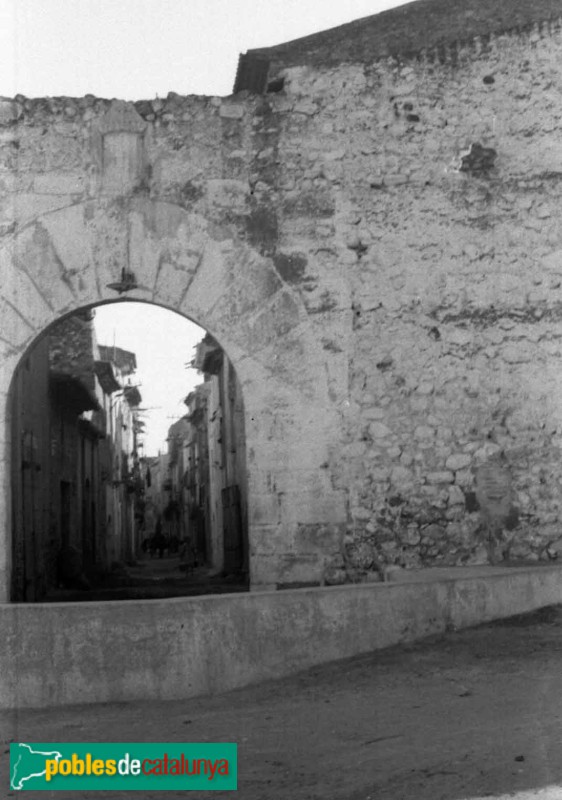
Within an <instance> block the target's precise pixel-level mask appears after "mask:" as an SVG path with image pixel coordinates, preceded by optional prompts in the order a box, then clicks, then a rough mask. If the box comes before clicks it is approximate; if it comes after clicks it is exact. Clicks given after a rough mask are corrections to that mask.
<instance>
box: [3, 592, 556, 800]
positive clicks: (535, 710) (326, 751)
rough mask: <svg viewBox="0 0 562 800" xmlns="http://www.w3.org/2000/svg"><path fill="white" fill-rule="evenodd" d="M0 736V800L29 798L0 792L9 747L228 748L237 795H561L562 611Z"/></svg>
mask: <svg viewBox="0 0 562 800" xmlns="http://www.w3.org/2000/svg"><path fill="white" fill-rule="evenodd" d="M0 730H1V733H2V741H3V744H4V747H3V748H2V751H3V753H2V759H3V760H2V763H1V766H0V776H1V777H0V781H1V782H2V788H1V789H0V794H1V795H2V797H15V796H21V797H26V796H27V794H29V793H26V792H25V791H22V792H9V790H8V788H7V787H8V784H7V775H8V764H7V761H8V756H7V752H8V744H9V742H10V740H14V741H29V742H32V741H35V742H39V741H41V742H64V741H84V742H87V741H91V742H94V741H123V742H127V741H129V742H150V741H154V742H173V741H175V742H202V741H209V742H216V741H232V742H237V743H238V747H239V789H238V793H237V795H236V796H237V797H239V798H241V800H269V799H271V800H473V798H483V797H490V798H502V800H503V798H504V797H508V796H509V797H515V798H516V800H530V798H535V800H559V798H560V797H562V608H561V607H555V608H548V609H543V610H541V611H538V612H535V613H534V614H529V615H525V616H522V617H518V618H512V619H510V620H504V621H502V622H497V623H492V624H489V625H485V626H480V627H478V628H473V629H470V630H465V631H460V632H451V633H449V634H447V635H446V636H444V637H441V638H435V639H432V640H426V641H425V642H422V643H418V644H414V645H409V646H400V647H395V648H391V649H388V650H386V651H380V652H378V653H373V654H368V655H365V656H361V657H358V658H354V659H350V660H346V661H340V662H337V663H332V664H329V665H326V666H323V667H320V668H315V669H313V670H309V671H307V672H305V673H302V674H300V675H298V676H297V677H294V678H291V679H287V680H282V681H273V682H268V683H264V684H262V685H260V686H257V687H253V688H248V689H244V690H240V691H236V692H231V693H229V694H224V695H220V696H214V697H207V698H200V699H195V700H187V701H176V702H167V703H154V702H151V703H132V704H108V705H102V706H89V707H86V706H81V707H73V708H66V709H51V710H42V711H20V712H17V711H14V712H10V713H8V712H4V713H3V715H2V717H1V726H0ZM44 794H45V796H46V797H49V796H51V795H52V793H50V792H45V793H44ZM95 796H97V795H96V794H95V793H92V792H90V793H88V792H84V793H80V794H75V795H73V797H75V798H77V800H86V798H93V797H95ZM124 796H125V794H124V793H123V792H121V793H107V792H106V793H104V798H105V800H122V798H123V797H124ZM162 796H163V795H162V794H161V793H153V792H135V793H134V797H138V798H139V800H141V798H146V799H148V798H155V797H162ZM180 796H181V797H185V796H186V795H185V793H182V794H181V795H180V793H176V792H166V797H167V798H169V800H173V798H175V797H177V798H179V797H180ZM226 796H227V793H223V792H213V793H212V794H210V795H209V797H216V798H218V797H226ZM230 796H232V795H230Z"/></svg>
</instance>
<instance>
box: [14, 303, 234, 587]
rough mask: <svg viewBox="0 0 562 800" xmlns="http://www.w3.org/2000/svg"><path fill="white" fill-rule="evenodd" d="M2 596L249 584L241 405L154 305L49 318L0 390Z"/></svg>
mask: <svg viewBox="0 0 562 800" xmlns="http://www.w3.org/2000/svg"><path fill="white" fill-rule="evenodd" d="M9 402H10V411H11V413H10V418H11V442H12V450H11V485H12V570H11V599H12V601H16V602H39V601H51V600H57V601H60V600H72V601H76V600H100V599H120V598H121V599H138V598H143V597H169V596H182V595H189V594H203V593H215V592H220V591H233V590H244V589H247V588H248V575H249V556H248V533H247V531H248V513H247V480H246V446H245V422H244V403H243V398H242V390H241V386H240V382H239V380H238V377H237V375H236V371H235V368H234V366H233V364H232V363H231V361H230V360H229V358H228V355H227V354H226V353H225V351H224V350H223V348H222V347H221V345H220V343H219V342H217V341H216V339H215V338H213V336H211V334H210V333H208V332H206V331H205V330H204V329H202V328H200V327H199V326H196V325H195V324H194V323H192V322H191V321H190V320H188V319H187V318H185V317H184V316H182V315H180V314H177V313H176V312H172V311H168V310H167V309H163V308H162V307H160V306H156V305H153V304H148V303H139V302H132V301H116V302H112V303H106V304H99V305H93V306H88V307H85V308H81V309H79V310H77V311H73V312H72V313H71V314H69V315H66V316H65V317H63V318H61V319H59V320H57V321H56V322H55V323H53V324H52V325H51V326H50V327H49V328H48V329H46V330H45V331H43V332H42V334H41V335H40V336H39V337H38V338H37V339H36V340H35V341H34V343H33V344H32V345H31V346H30V347H29V348H28V350H27V352H26V353H25V355H24V356H23V357H22V359H21V360H20V362H19V364H18V366H17V368H16V370H15V373H14V376H13V379H12V384H11V389H10V398H9Z"/></svg>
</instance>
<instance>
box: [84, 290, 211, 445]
mask: <svg viewBox="0 0 562 800" xmlns="http://www.w3.org/2000/svg"><path fill="white" fill-rule="evenodd" d="M95 311H96V315H95V317H94V325H95V329H96V338H97V340H98V344H105V345H109V346H112V345H113V344H114V343H115V345H117V347H122V348H123V349H124V350H130V351H131V352H132V353H135V354H136V357H137V372H136V375H134V376H133V378H132V383H133V384H134V385H139V384H140V385H139V391H140V393H141V395H142V402H141V405H140V407H141V409H144V411H143V416H142V419H143V421H144V422H145V423H146V429H145V431H146V435H145V437H144V452H145V455H148V456H150V455H156V454H157V453H158V450H159V449H160V450H162V451H167V444H166V442H165V439H166V436H167V434H168V428H169V427H170V425H172V423H173V422H174V421H175V420H177V419H179V417H181V416H183V415H184V414H186V413H187V408H186V407H185V405H184V403H183V400H184V398H185V397H186V396H187V395H188V394H189V392H190V391H191V390H192V389H193V387H194V386H196V385H197V384H198V383H201V382H202V381H203V376H202V375H200V374H199V373H197V372H196V371H195V370H193V369H189V368H188V366H187V365H189V363H190V362H191V359H192V358H193V356H194V352H193V348H194V346H195V345H196V344H197V342H200V341H201V339H202V338H203V336H204V335H205V331H204V330H202V328H200V327H199V326H198V325H195V324H194V323H193V322H190V321H189V320H187V319H185V317H182V316H180V315H179V314H174V312H172V311H167V310H166V309H164V308H160V307H159V306H153V305H149V304H148V303H134V302H123V303H110V304H108V305H104V306H98V307H97V308H96V310H95Z"/></svg>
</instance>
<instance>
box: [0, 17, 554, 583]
mask: <svg viewBox="0 0 562 800" xmlns="http://www.w3.org/2000/svg"><path fill="white" fill-rule="evenodd" d="M350 35H354V34H353V31H351V32H350ZM560 36H561V34H560V25H559V24H558V23H557V22H556V21H552V20H551V21H550V22H548V21H547V22H545V23H544V24H538V23H537V22H536V20H534V21H533V23H532V24H530V25H529V27H528V28H526V29H525V30H523V31H520V32H509V31H508V32H503V31H499V32H498V33H497V36H494V37H492V38H491V39H490V40H489V41H488V40H487V41H486V42H485V46H484V45H483V44H482V42H481V41H480V40H478V39H475V40H474V41H468V42H465V43H458V42H454V43H450V47H449V49H446V48H445V49H440V50H438V51H435V52H428V53H424V52H421V53H419V54H416V55H415V56H412V55H408V56H404V57H403V58H402V59H395V60H393V59H390V60H389V59H386V58H385V59H382V58H381V59H379V60H376V59H375V60H374V61H373V62H371V63H369V64H360V63H356V64H353V63H346V64H338V63H337V59H334V57H333V56H334V54H333V52H332V53H331V58H330V62H329V63H327V64H326V65H323V64H322V63H316V65H315V66H314V67H310V66H306V65H305V66H294V67H291V68H289V69H287V70H285V72H284V74H283V77H284V86H283V89H282V91H280V92H278V93H276V94H269V95H264V96H248V95H246V94H240V95H237V96H234V97H231V98H226V99H218V98H182V97H179V96H176V95H171V96H170V97H169V98H168V99H167V100H164V101H162V100H159V101H153V102H141V103H136V104H129V105H127V104H123V103H119V102H114V103H113V104H111V103H109V102H107V101H102V100H95V99H93V98H84V99H81V100H71V99H55V100H35V101H23V100H21V102H20V101H19V100H18V101H9V102H8V101H4V102H3V104H2V107H1V115H2V116H1V118H2V120H3V127H2V139H1V145H2V149H1V157H2V170H3V172H2V178H0V180H2V183H3V186H4V189H5V193H6V199H5V200H4V205H3V212H2V213H3V217H2V222H1V224H2V228H1V230H2V232H3V237H2V249H1V250H0V270H1V272H2V281H1V294H2V299H1V300H0V304H1V308H0V312H1V314H2V320H3V323H2V342H1V344H2V349H3V361H2V367H1V369H2V376H3V377H2V381H1V384H0V392H1V394H0V397H1V398H2V402H3V403H4V404H5V398H6V392H7V390H8V387H9V382H10V378H11V374H12V372H13V369H14V365H15V363H17V361H18V359H19V358H20V356H21V354H22V353H23V352H24V350H25V348H26V346H27V345H28V344H29V342H30V341H31V340H32V339H33V338H34V337H35V336H36V335H37V334H38V333H39V332H40V331H41V330H42V329H43V328H44V326H45V325H47V324H48V323H49V322H51V321H52V320H54V319H56V318H57V316H60V315H61V314H62V313H65V312H66V311H68V310H69V309H72V308H74V307H77V306H80V305H85V304H89V303H95V302H99V301H103V300H107V299H112V298H114V297H115V293H114V290H112V289H111V288H108V285H109V284H111V283H116V282H117V283H118V282H121V283H122V284H124V285H125V286H126V287H127V286H128V291H127V292H126V296H127V297H131V298H134V299H139V300H142V299H144V300H149V301H152V302H157V303H160V304H162V305H164V306H166V307H169V308H173V309H175V310H177V311H179V312H180V313H184V314H186V315H187V316H189V317H191V318H192V319H193V320H194V321H195V322H198V323H199V324H200V325H202V326H203V327H205V328H206V329H207V330H208V331H209V332H210V333H211V334H212V335H213V336H214V337H215V338H216V339H217V341H219V342H220V344H221V345H222V346H223V347H224V348H225V351H226V352H227V354H228V356H229V358H230V359H231V360H232V362H233V364H234V366H235V368H236V370H237V373H238V375H239V377H240V380H241V383H242V387H243V392H244V399H245V403H246V409H245V414H246V435H247V453H248V496H249V509H248V513H249V530H250V561H251V574H252V581H253V583H254V585H262V586H263V585H279V584H291V583H293V584H294V583H297V582H299V581H314V580H320V579H321V578H322V574H323V573H324V575H325V576H327V577H329V578H330V579H333V580H339V579H343V577H342V573H343V570H342V569H341V567H342V566H345V568H346V569H347V574H348V576H352V577H362V576H365V575H366V574H370V573H371V572H372V571H373V570H374V569H376V568H381V567H384V565H387V564H400V565H403V566H410V567H412V566H420V565H435V564H450V565H454V564H461V563H469V564H470V563H482V562H486V561H489V560H498V559H500V560H501V559H508V560H514V559H515V560H516V559H531V560H538V559H548V558H550V557H556V555H557V553H558V549H560V551H562V544H560V542H558V541H557V540H558V539H559V525H560V522H561V520H560V503H559V499H558V491H559V486H560V485H561V484H562V467H561V466H560V464H561V461H560V445H561V439H560V434H561V431H562V410H561V408H560V403H559V397H560V388H561V387H560V370H559V363H558V362H559V358H558V356H559V345H558V343H559V340H560V305H561V302H562V298H561V297H560V286H561V285H562V284H561V275H562V268H561V264H562V261H561V255H560V254H561V253H562V238H561V235H560V226H559V224H558V220H559V217H560V214H561V212H562V190H561V186H562V183H561V182H560V175H561V174H562V163H561V161H560V152H561V151H560V148H559V145H558V133H557V131H558V128H559V123H560V118H562V106H561V101H560V96H559V93H557V92H556V90H555V88H554V87H556V86H557V85H559V84H560V81H561V80H562V75H561V74H560V70H561V67H560V63H559V59H556V57H555V54H556V53H557V52H558V50H559V47H560V44H561V41H560ZM348 44H349V43H347V45H348ZM347 45H346V47H347ZM348 50H349V47H348ZM348 50H346V52H348ZM305 56H306V54H305ZM305 56H303V60H301V62H300V63H302V64H305V63H306V57H305ZM522 65H523V66H522ZM537 86H540V87H542V89H541V91H540V92H539V91H538V90H537V88H536V87H537ZM4 439H5V437H4ZM2 447H3V452H4V454H5V453H6V442H5V441H4V442H3V444H2ZM2 483H3V491H2V497H5V496H7V492H6V483H7V471H6V469H4V470H3V472H2ZM3 513H4V512H3ZM326 570H327V571H326ZM344 577H345V576H344Z"/></svg>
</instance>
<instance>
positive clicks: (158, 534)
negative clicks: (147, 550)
mask: <svg viewBox="0 0 562 800" xmlns="http://www.w3.org/2000/svg"><path fill="white" fill-rule="evenodd" d="M152 547H153V550H158V557H159V558H162V556H163V555H164V550H165V548H166V537H165V536H164V534H163V533H162V518H161V517H158V520H157V521H156V528H155V531H154V536H153V539H152Z"/></svg>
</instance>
